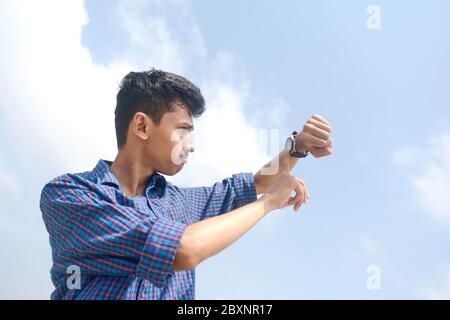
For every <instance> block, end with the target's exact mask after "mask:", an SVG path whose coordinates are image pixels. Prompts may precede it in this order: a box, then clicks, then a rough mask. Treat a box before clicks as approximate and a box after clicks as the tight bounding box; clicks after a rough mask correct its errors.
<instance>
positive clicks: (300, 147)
mask: <svg viewBox="0 0 450 320" xmlns="http://www.w3.org/2000/svg"><path fill="white" fill-rule="evenodd" d="M299 136H300V135H297V136H296V138H297V139H295V151H297V152H300V153H304V152H306V151H307V150H308V149H307V148H306V145H305V144H304V143H303V141H302V139H300V137H299Z"/></svg>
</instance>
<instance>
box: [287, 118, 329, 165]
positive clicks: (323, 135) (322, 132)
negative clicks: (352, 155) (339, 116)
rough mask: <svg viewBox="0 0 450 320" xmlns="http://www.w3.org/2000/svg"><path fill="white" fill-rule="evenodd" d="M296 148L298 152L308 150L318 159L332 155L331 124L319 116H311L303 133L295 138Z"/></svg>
mask: <svg viewBox="0 0 450 320" xmlns="http://www.w3.org/2000/svg"><path fill="white" fill-rule="evenodd" d="M295 148H296V150H297V151H298V152H305V151H306V150H308V151H309V152H310V153H311V154H312V155H313V156H314V157H316V158H320V157H323V156H328V155H330V154H331V153H332V151H333V139H331V124H330V123H329V122H328V121H327V120H325V119H324V118H323V117H321V116H319V115H313V116H311V117H310V118H309V119H308V121H306V123H305V125H304V126H303V130H302V132H300V133H299V134H297V135H296V136H295Z"/></svg>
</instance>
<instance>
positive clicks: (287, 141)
mask: <svg viewBox="0 0 450 320" xmlns="http://www.w3.org/2000/svg"><path fill="white" fill-rule="evenodd" d="M284 148H285V149H288V150H289V151H291V150H292V139H291V137H289V138H287V140H286V144H285V145H284Z"/></svg>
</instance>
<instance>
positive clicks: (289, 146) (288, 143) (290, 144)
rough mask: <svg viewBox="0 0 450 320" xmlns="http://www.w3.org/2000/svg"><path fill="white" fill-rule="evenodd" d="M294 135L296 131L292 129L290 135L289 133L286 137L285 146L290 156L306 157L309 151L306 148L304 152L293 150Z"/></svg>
mask: <svg viewBox="0 0 450 320" xmlns="http://www.w3.org/2000/svg"><path fill="white" fill-rule="evenodd" d="M296 135H297V131H293V132H292V135H290V136H289V137H288V138H287V139H286V145H285V148H286V149H288V150H289V155H290V156H291V157H295V158H304V157H306V156H307V155H308V154H309V151H308V150H306V151H305V152H297V150H295V136H296Z"/></svg>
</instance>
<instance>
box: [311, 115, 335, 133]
mask: <svg viewBox="0 0 450 320" xmlns="http://www.w3.org/2000/svg"><path fill="white" fill-rule="evenodd" d="M306 123H311V124H313V125H315V126H316V127H318V128H320V129H322V130H325V131H326V132H328V133H330V132H331V129H332V128H331V126H329V125H327V124H325V123H323V122H320V121H319V120H316V119H313V118H309V119H308V121H306Z"/></svg>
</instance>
